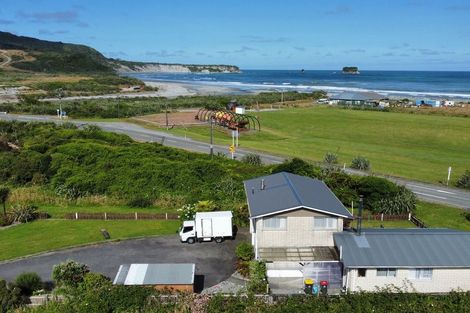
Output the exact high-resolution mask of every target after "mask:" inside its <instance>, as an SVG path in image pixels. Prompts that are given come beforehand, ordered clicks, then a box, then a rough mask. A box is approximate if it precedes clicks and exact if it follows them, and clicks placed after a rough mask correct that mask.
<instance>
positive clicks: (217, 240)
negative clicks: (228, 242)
mask: <svg viewBox="0 0 470 313" xmlns="http://www.w3.org/2000/svg"><path fill="white" fill-rule="evenodd" d="M223 241H224V238H222V237H215V242H217V243H221V242H223Z"/></svg>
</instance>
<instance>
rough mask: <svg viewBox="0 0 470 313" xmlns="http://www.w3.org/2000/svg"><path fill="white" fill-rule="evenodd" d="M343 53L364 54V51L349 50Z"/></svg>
mask: <svg viewBox="0 0 470 313" xmlns="http://www.w3.org/2000/svg"><path fill="white" fill-rule="evenodd" d="M343 52H344V53H364V52H366V50H364V49H349V50H344V51H343Z"/></svg>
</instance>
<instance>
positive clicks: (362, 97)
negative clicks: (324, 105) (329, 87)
mask: <svg viewBox="0 0 470 313" xmlns="http://www.w3.org/2000/svg"><path fill="white" fill-rule="evenodd" d="M385 98H387V97H386V96H384V95H381V94H378V93H375V92H359V91H358V92H352V91H344V92H342V93H340V94H336V95H333V96H331V97H330V99H332V100H354V101H373V100H382V99H385Z"/></svg>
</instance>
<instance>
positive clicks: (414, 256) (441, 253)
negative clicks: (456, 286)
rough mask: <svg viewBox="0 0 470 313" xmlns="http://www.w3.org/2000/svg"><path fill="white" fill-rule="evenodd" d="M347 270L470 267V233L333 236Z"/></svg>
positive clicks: (367, 231)
mask: <svg viewBox="0 0 470 313" xmlns="http://www.w3.org/2000/svg"><path fill="white" fill-rule="evenodd" d="M333 236H334V241H335V245H336V247H337V248H338V249H340V247H342V248H341V249H342V260H343V263H344V266H345V267H378V268H380V267H418V268H419V267H421V268H422V267H470V232H463V231H456V230H450V229H432V228H427V229H419V228H417V229H413V228H410V229H364V230H363V231H362V232H361V235H360V236H358V235H357V234H356V233H353V232H346V231H345V232H342V233H336V234H334V235H333Z"/></svg>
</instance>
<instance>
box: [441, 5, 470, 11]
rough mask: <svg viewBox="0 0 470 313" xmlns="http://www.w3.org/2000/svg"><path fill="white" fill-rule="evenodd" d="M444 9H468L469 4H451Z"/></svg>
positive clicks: (469, 7) (469, 9)
mask: <svg viewBox="0 0 470 313" xmlns="http://www.w3.org/2000/svg"><path fill="white" fill-rule="evenodd" d="M446 9H447V10H450V11H470V5H451V6H448V7H447V8H446Z"/></svg>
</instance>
